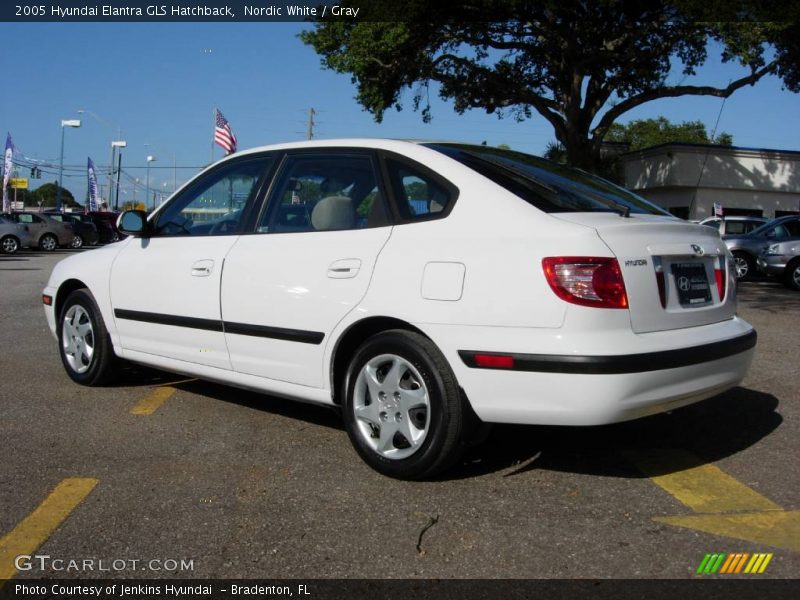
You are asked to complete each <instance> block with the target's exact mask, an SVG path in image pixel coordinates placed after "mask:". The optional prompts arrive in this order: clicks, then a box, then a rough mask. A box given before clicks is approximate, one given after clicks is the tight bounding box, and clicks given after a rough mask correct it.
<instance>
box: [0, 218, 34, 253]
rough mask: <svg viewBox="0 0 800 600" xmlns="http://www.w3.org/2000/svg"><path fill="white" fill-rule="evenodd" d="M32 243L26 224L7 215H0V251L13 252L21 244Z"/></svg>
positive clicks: (27, 244) (21, 245)
mask: <svg viewBox="0 0 800 600" xmlns="http://www.w3.org/2000/svg"><path fill="white" fill-rule="evenodd" d="M31 243H32V241H31V234H30V230H29V229H28V226H27V225H23V224H21V223H17V222H15V221H14V220H12V219H9V218H8V216H7V215H0V252H2V253H3V254H14V253H15V252H16V251H17V250H19V249H20V248H22V247H23V246H29V245H30V244H31Z"/></svg>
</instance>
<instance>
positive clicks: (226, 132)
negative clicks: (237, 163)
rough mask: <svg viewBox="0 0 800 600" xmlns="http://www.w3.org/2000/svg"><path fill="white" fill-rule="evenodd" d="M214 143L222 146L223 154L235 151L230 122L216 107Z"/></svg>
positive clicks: (234, 139) (234, 138)
mask: <svg viewBox="0 0 800 600" xmlns="http://www.w3.org/2000/svg"><path fill="white" fill-rule="evenodd" d="M214 143H216V144H217V145H218V146H222V148H223V149H224V150H225V154H233V153H234V152H236V136H235V135H233V131H231V124H230V123H228V120H227V119H226V118H225V117H224V116H222V113H221V112H220V110H219V109H217V121H216V125H215V127H214Z"/></svg>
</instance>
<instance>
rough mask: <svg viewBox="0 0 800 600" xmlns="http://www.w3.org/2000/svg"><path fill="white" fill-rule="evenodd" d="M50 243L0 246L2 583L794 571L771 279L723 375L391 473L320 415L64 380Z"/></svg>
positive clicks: (796, 557)
mask: <svg viewBox="0 0 800 600" xmlns="http://www.w3.org/2000/svg"><path fill="white" fill-rule="evenodd" d="M85 251H88V252H91V251H92V250H85ZM67 254H69V253H68V252H66V251H58V252H56V253H54V254H50V255H48V254H43V253H38V252H23V253H20V254H18V255H15V256H12V257H5V256H3V257H0V307H2V308H0V396H1V397H2V414H1V415H0V446H1V447H2V461H0V507H2V510H0V537H2V539H1V540H0V579H2V578H3V577H8V576H10V575H14V572H13V571H10V572H9V571H8V568H9V564H11V563H10V562H9V556H10V555H11V554H14V555H15V556H16V555H17V554H38V555H48V556H50V557H51V559H48V560H50V561H52V560H54V559H60V560H63V561H64V562H63V563H56V564H57V565H59V566H61V567H62V569H60V570H58V569H56V568H54V566H53V563H52V562H50V563H48V564H47V565H45V566H44V568H40V566H41V565H36V564H34V565H32V566H31V568H30V569H28V570H21V571H19V572H18V573H17V574H16V575H15V577H17V578H23V579H24V578H32V577H43V576H44V577H107V576H109V574H111V575H113V576H119V577H126V578H140V577H192V578H206V577H224V578H239V577H248V578H310V577H323V578H328V577H336V578H338V577H353V578H355V577H364V578H416V577H424V578H453V577H457V578H463V577H470V578H497V577H501V578H555V577H558V578H574V577H581V578H587V577H588V578H595V577H597V578H611V577H613V578H656V577H657V578H684V577H703V575H697V574H696V573H695V572H696V570H697V567H698V565H699V564H700V563H701V561H702V560H703V558H704V556H705V555H706V554H707V553H719V552H724V553H726V554H733V553H740V552H741V553H748V554H750V555H753V554H757V553H771V554H773V556H772V557H771V559H770V562H769V564H768V566H767V568H766V569H765V571H764V573H763V574H759V575H755V576H756V577H773V578H793V577H796V576H797V575H798V573H800V511H798V509H800V472H799V471H800V463H799V462H798V460H797V458H798V456H800V435H798V434H800V369H798V368H797V357H798V355H800V326H799V325H798V324H800V294H798V293H794V292H791V291H789V290H787V289H785V288H784V287H783V286H781V285H779V284H777V283H773V282H766V281H762V282H755V283H747V284H743V285H742V286H741V287H740V292H739V312H740V314H741V315H742V316H743V317H744V318H746V319H747V320H749V321H750V322H751V323H752V324H753V325H754V326H755V327H756V328H757V330H758V333H759V343H758V347H757V353H756V358H755V362H754V364H753V368H752V370H751V372H750V374H749V375H748V377H747V378H746V379H745V381H744V382H743V384H742V385H741V386H740V387H738V388H735V389H733V390H730V391H729V392H727V393H725V394H723V395H721V396H718V397H716V398H714V399H711V400H708V401H706V402H703V403H700V404H697V405H694V406H691V407H688V408H684V409H681V410H678V411H675V412H674V413H672V414H667V415H659V416H656V417H651V418H648V419H645V420H640V421H636V422H631V423H625V424H621V425H615V426H609V427H599V428H554V427H512V426H497V427H495V428H494V429H493V432H492V434H491V435H490V437H489V439H488V440H487V442H486V443H485V444H483V445H482V446H479V447H476V448H474V449H472V450H471V451H470V452H469V453H468V454H467V456H465V458H464V460H463V461H462V462H461V464H460V465H459V466H458V467H457V468H456V469H455V470H453V471H451V472H449V473H447V474H446V476H445V477H443V478H441V479H438V480H436V481H430V482H420V483H408V482H401V481H394V480H391V479H387V478H385V477H382V476H380V475H378V474H377V473H375V472H373V471H372V470H370V469H369V468H368V467H367V466H366V465H365V464H364V463H362V462H361V460H360V459H359V458H358V457H357V455H356V453H355V451H354V450H353V449H352V448H351V446H350V444H349V442H348V439H347V435H346V433H345V431H344V429H343V428H342V426H341V425H340V423H339V420H338V417H337V415H336V414H335V413H334V412H332V411H329V410H326V409H323V408H317V407H313V406H308V405H302V404H296V403H292V402H290V401H287V400H282V399H276V398H272V397H268V396H262V395H258V394H254V393H248V392H243V391H240V390H234V389H229V388H225V387H222V386H218V385H214V384H210V383H205V382H201V381H194V380H192V381H186V380H185V379H183V378H180V377H175V376H172V375H169V374H164V373H159V372H156V371H151V370H145V369H140V368H130V369H129V370H128V371H127V372H126V375H125V377H124V380H123V381H122V382H120V383H119V385H117V386H115V387H107V388H82V387H79V386H77V385H75V384H73V383H72V382H71V380H70V379H69V378H68V377H67V376H66V374H65V373H64V372H63V369H62V367H61V364H60V360H59V357H58V352H57V348H56V344H55V341H54V339H53V338H52V337H51V335H50V332H49V330H48V329H47V326H46V324H45V320H44V315H43V311H42V308H41V305H40V302H41V296H40V294H41V290H42V288H43V287H44V284H45V282H46V280H47V278H48V276H49V273H50V270H51V269H52V267H53V265H54V264H55V263H56V262H57V261H58V260H59V259H61V258H63V257H64V256H66V255H67ZM153 293H158V290H153ZM59 490H60V491H59ZM65 490H66V492H65ZM61 492H65V493H64V494H62V495H61V496H59V497H56V496H57V495H58V494H59V493H61ZM46 499H47V500H46ZM70 499H72V500H70ZM43 503H44V504H43ZM37 507H39V509H37ZM37 510H38V511H39V512H38V513H36V514H38V515H39V516H40V517H41V516H42V514H45V513H46V514H50V515H51V517H50V520H51V522H50V526H49V528H44V529H42V528H41V527H39V528H38V529H37V528H36V527H33V526H32V525H31V521H30V515H32V514H33V513H34V512H35V511H37ZM48 511H49V512H48ZM26 519H27V520H26ZM45 520H47V519H45ZM3 536H5V537H3ZM26 544H27V545H26ZM20 550H25V552H20ZM87 559H88V560H92V561H98V562H95V563H93V565H94V567H93V568H92V569H83V568H82V569H78V570H70V569H68V565H69V563H68V561H70V560H77V561H83V560H87ZM119 560H124V561H128V562H127V563H126V564H125V566H124V568H121V569H116V568H113V569H112V571H111V572H110V573H109V572H108V571H105V572H103V571H99V570H97V567H98V566H99V564H100V563H99V561H105V563H104V564H105V565H106V566H107V567H109V566H112V565H114V566H120V565H122V563H120V562H117V563H116V564H114V562H113V561H119ZM153 560H156V561H157V562H155V563H151V562H150V561H153ZM130 561H139V562H136V563H132V562H130ZM170 561H174V563H175V564H173V562H170ZM181 562H183V563H184V565H185V568H181ZM134 564H135V566H133V565H134ZM189 564H190V565H191V568H189ZM173 566H175V568H172V567H173ZM2 569H6V571H2ZM731 576H734V577H748V576H749V577H753V575H744V574H739V575H731Z"/></svg>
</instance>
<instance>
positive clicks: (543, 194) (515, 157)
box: [425, 143, 669, 215]
mask: <svg viewBox="0 0 800 600" xmlns="http://www.w3.org/2000/svg"><path fill="white" fill-rule="evenodd" d="M425 146H427V147H428V148H432V149H433V150H437V151H438V152H441V153H442V154H446V155H447V156H449V157H450V158H453V159H455V160H457V161H458V162H460V163H462V164H464V165H466V166H467V167H469V168H470V169H472V170H473V171H476V172H478V173H480V174H481V175H483V176H484V177H486V178H488V179H490V180H492V181H493V182H495V183H496V184H498V185H500V186H502V187H503V188H505V189H507V190H508V191H509V192H511V193H512V194H515V195H517V196H519V197H520V198H522V199H523V200H525V202H527V203H529V204H532V205H533V206H535V207H536V208H538V209H539V210H542V211H544V212H548V213H560V212H618V213H626V212H630V213H631V214H649V215H669V213H668V212H666V211H665V210H663V209H661V208H659V207H658V206H656V205H655V204H652V203H651V202H649V201H648V200H645V199H644V198H642V197H641V196H637V195H636V194H634V193H632V192H630V191H628V190H626V189H625V188H622V187H620V186H618V185H615V184H613V183H611V182H610V181H607V180H605V179H601V178H600V177H597V176H595V175H592V174H590V173H587V172H586V171H581V170H579V169H573V168H570V167H566V166H564V165H559V164H558V163H554V162H552V161H549V160H545V159H543V158H539V157H536V156H531V155H529V154H523V153H521V152H514V151H513V150H503V149H500V148H491V147H488V146H470V145H460V144H442V143H434V144H425Z"/></svg>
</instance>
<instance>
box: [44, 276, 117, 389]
mask: <svg viewBox="0 0 800 600" xmlns="http://www.w3.org/2000/svg"><path fill="white" fill-rule="evenodd" d="M57 332H58V349H59V353H60V355H61V362H62V363H63V364H64V369H65V370H66V371H67V375H69V376H70V378H71V379H72V380H73V381H75V382H76V383H80V384H81V385H88V386H97V385H102V384H104V383H108V382H109V381H111V380H112V379H113V378H114V376H115V375H116V372H117V369H116V366H117V361H116V357H115V355H114V349H113V348H112V346H111V338H110V337H109V335H108V330H107V329H106V326H105V323H104V322H103V317H102V315H101V314H100V309H99V308H98V307H97V303H96V302H95V301H94V297H93V296H92V294H91V293H89V291H88V290H86V289H80V290H76V291H74V292H72V293H71V294H70V295H69V296H68V297H67V299H66V300H65V301H64V306H63V308H62V309H61V310H60V313H59V316H58V321H57Z"/></svg>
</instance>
